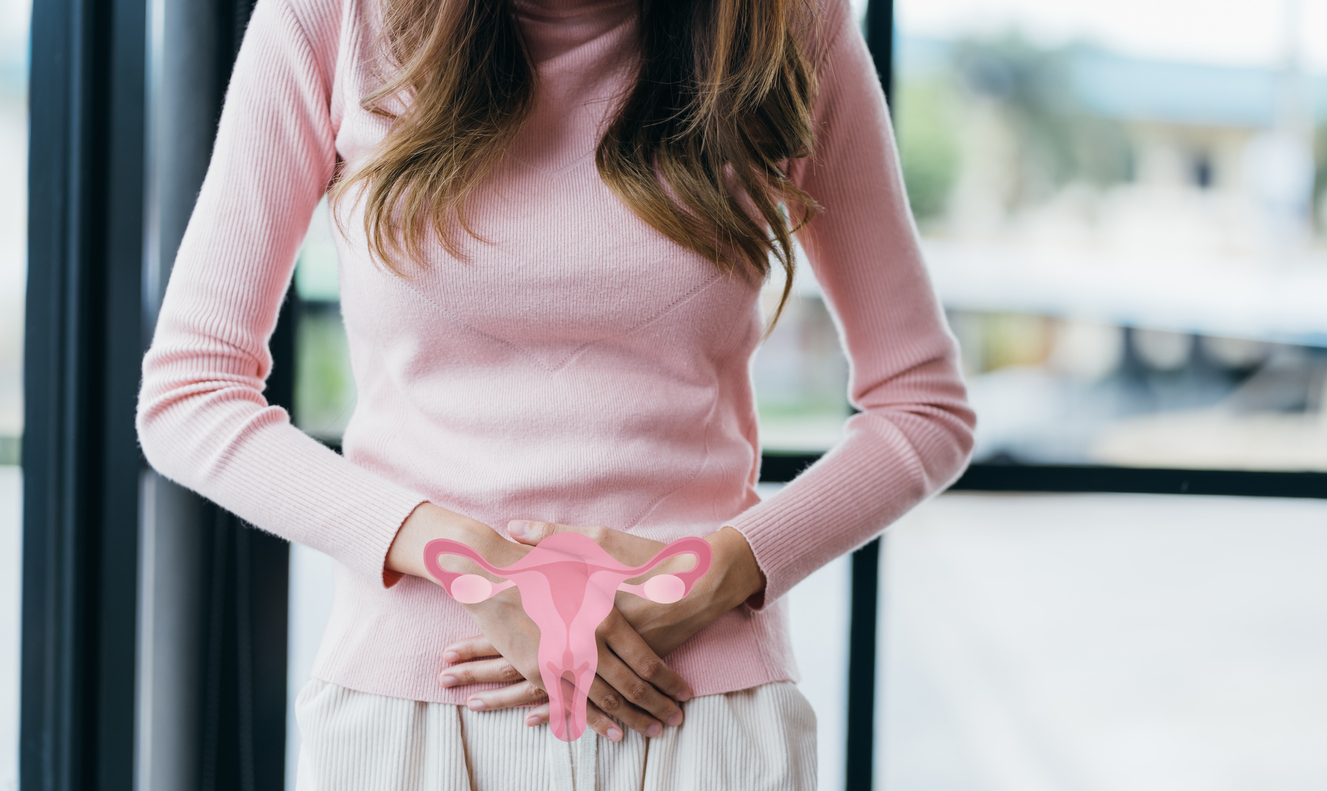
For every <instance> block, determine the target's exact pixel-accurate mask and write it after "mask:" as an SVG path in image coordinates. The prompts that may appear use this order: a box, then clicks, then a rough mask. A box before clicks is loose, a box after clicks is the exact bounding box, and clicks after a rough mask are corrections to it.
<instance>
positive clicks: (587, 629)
mask: <svg viewBox="0 0 1327 791" xmlns="http://www.w3.org/2000/svg"><path fill="white" fill-rule="evenodd" d="M439 555H459V556H461V557H465V558H469V559H470V560H473V561H474V562H476V563H478V564H479V565H480V566H481V567H482V568H483V569H484V570H485V571H488V572H490V573H491V574H494V575H495V576H498V577H503V578H504V581H502V582H500V583H497V584H494V583H492V582H489V581H488V580H487V579H485V578H484V577H481V576H479V575H478V574H455V573H452V572H450V571H446V570H444V569H443V568H442V567H441V566H440V565H438V556H439ZM677 555H694V556H695V558H696V564H695V565H694V566H693V567H692V568H691V569H690V570H688V571H684V572H679V573H677V574H660V575H657V576H654V577H651V578H650V579H648V580H646V581H645V582H644V583H643V584H641V585H626V584H624V583H625V582H626V580H629V579H631V578H632V577H639V576H640V575H642V574H645V573H647V572H649V571H650V570H651V569H653V568H654V567H655V566H658V565H659V564H660V563H662V562H663V561H665V560H667V559H668V558H671V557H675V556H677ZM710 560H711V552H710V545H709V543H708V542H707V541H705V539H703V538H695V537H688V538H682V539H679V540H677V541H674V542H673V543H671V544H669V545H668V546H666V547H664V548H663V549H661V550H659V553H658V554H657V555H655V556H654V557H653V558H651V559H650V561H649V562H648V563H646V564H645V565H643V566H635V567H632V566H628V565H626V564H624V563H621V562H619V561H618V560H617V559H616V558H614V557H613V556H612V555H609V554H608V553H607V552H605V551H604V550H603V548H602V547H600V546H599V545H598V544H596V543H595V542H594V541H593V540H592V539H590V538H589V537H587V536H583V535H581V534H579V533H554V534H553V535H551V536H549V537H548V538H546V539H544V540H543V541H541V542H539V545H538V546H536V547H535V548H534V549H532V550H530V552H529V553H528V554H527V555H526V556H525V557H523V558H521V559H520V560H518V561H516V562H515V563H513V564H511V565H510V566H507V567H506V568H498V567H496V566H493V565H492V564H490V563H489V562H488V561H486V560H484V558H483V557H481V556H480V554H479V553H478V552H476V551H475V550H473V549H471V548H470V547H468V546H466V545H465V544H462V543H460V542H459V541H452V540H450V539H446V538H439V539H434V540H433V541H430V542H428V544H427V545H426V546H425V547H424V565H425V566H426V567H427V568H428V571H429V574H431V575H433V577H434V579H436V580H437V581H438V582H441V583H442V586H443V587H444V588H445V589H446V590H447V592H448V593H449V594H451V596H452V598H454V599H456V600H457V601H459V602H463V603H465V604H473V603H475V602H481V601H483V600H484V599H487V598H488V597H490V596H492V595H493V594H495V593H497V592H499V591H502V590H506V589H507V588H510V587H512V586H515V587H516V589H517V590H519V591H520V593H521V606H522V607H523V608H524V609H525V612H526V614H528V615H529V616H530V619H531V620H533V621H534V622H535V624H536V625H537V626H538V627H539V675H540V677H541V678H542V679H543V682H544V689H546V690H547V691H548V700H549V704H550V705H549V710H550V715H549V724H550V725H551V726H552V728H553V734H554V735H555V736H557V737H558V738H559V739H561V740H563V741H567V742H569V741H575V740H576V739H579V738H580V736H581V734H582V733H584V732H585V701H586V696H587V695H588V694H589V691H590V683H591V682H592V681H594V674H595V671H596V669H597V668H598V666H599V647H598V644H597V643H596V641H595V637H594V631H595V629H596V628H598V626H599V624H601V623H603V620H604V619H605V618H607V617H608V613H609V612H611V611H612V609H613V596H614V594H615V593H616V592H617V591H619V590H621V591H626V592H627V593H632V594H635V595H637V596H641V597H644V598H646V599H649V600H651V601H655V602H659V603H661V604H671V603H673V602H675V601H678V600H680V599H682V598H683V597H685V596H686V595H687V594H688V593H690V592H691V587H692V585H694V584H695V582H696V580H698V579H700V578H701V576H702V575H704V574H705V572H706V571H708V570H709V567H710Z"/></svg>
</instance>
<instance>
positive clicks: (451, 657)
mask: <svg viewBox="0 0 1327 791" xmlns="http://www.w3.org/2000/svg"><path fill="white" fill-rule="evenodd" d="M442 660H443V661H444V662H459V661H461V655H460V654H458V653H456V652H455V651H443V652H442Z"/></svg>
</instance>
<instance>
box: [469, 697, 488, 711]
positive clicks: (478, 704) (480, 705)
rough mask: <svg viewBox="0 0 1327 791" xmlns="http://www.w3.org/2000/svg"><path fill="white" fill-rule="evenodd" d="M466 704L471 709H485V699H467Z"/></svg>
mask: <svg viewBox="0 0 1327 791" xmlns="http://www.w3.org/2000/svg"><path fill="white" fill-rule="evenodd" d="M465 705H467V706H469V707H470V710H471V711H483V710H484V701H482V700H479V699H475V700H470V701H466V704H465Z"/></svg>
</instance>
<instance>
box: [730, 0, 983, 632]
mask: <svg viewBox="0 0 1327 791" xmlns="http://www.w3.org/2000/svg"><path fill="white" fill-rule="evenodd" d="M829 5H830V6H831V7H832V8H831V12H833V11H837V12H838V13H837V16H838V21H837V22H835V23H834V24H833V27H832V28H831V27H830V26H829V25H828V24H827V26H826V32H827V40H829V41H830V44H829V45H828V46H827V48H826V49H825V50H824V52H825V55H824V58H823V60H822V62H821V65H820V67H819V77H820V93H819V95H818V97H817V99H816V103H815V106H814V109H813V117H814V121H815V124H816V126H815V131H816V142H815V149H814V154H813V156H812V157H811V158H810V159H804V160H796V161H795V162H794V164H793V166H792V168H791V169H790V177H791V178H792V179H793V180H794V182H795V183H797V184H798V185H799V186H800V187H801V188H802V189H804V190H806V191H807V192H808V193H810V194H811V196H812V197H814V198H815V199H816V200H817V201H818V202H819V203H820V204H821V205H822V206H823V207H824V211H823V213H822V214H820V215H819V216H818V217H816V218H815V219H813V220H812V221H811V223H809V224H808V225H807V227H806V228H804V229H803V230H802V231H801V233H800V236H799V239H800V241H801V244H802V246H803V248H804V250H805V251H806V254H807V258H808V259H809V260H810V264H811V267H812V269H813V270H814V272H815V275H816V279H817V281H818V282H819V283H820V286H821V289H822V291H823V293H824V297H825V300H826V302H827V305H828V306H829V309H830V311H831V314H832V315H833V317H834V319H835V323H836V325H837V328H838V331H839V336H840V340H841V342H842V344H843V346H844V348H845V350H846V352H847V355H848V360H849V371H850V374H849V393H848V397H849V401H850V402H851V404H852V405H853V406H854V407H856V408H857V409H858V410H860V411H859V412H858V413H857V414H855V415H853V416H852V417H850V418H849V419H848V421H847V426H846V432H845V435H844V437H843V438H842V439H841V440H840V441H839V442H838V443H837V444H836V445H835V446H834V447H833V448H832V449H831V450H830V451H829V452H828V453H827V454H826V455H825V456H824V457H822V458H821V459H820V460H819V461H817V462H816V463H815V464H813V465H811V466H810V467H808V468H807V469H806V470H804V471H803V472H802V473H801V474H800V475H798V476H797V477H796V478H795V479H794V480H793V481H791V482H790V483H789V484H788V485H787V486H785V487H784V488H782V489H781V490H780V491H779V492H778V493H776V494H775V495H773V496H771V497H769V498H767V499H766V500H764V501H763V502H761V503H759V504H758V505H755V506H753V507H751V508H750V509H748V510H747V511H745V512H743V513H742V514H740V515H739V516H738V517H737V518H736V520H735V521H732V522H729V523H728V524H729V525H731V526H732V527H734V528H735V529H737V530H738V531H739V532H741V533H742V534H743V535H744V536H745V537H746V539H747V541H748V542H749V543H750V545H751V549H752V551H753V553H754V555H755V559H756V563H757V565H759V567H760V569H761V570H762V571H763V572H764V574H765V577H766V588H765V590H764V592H763V594H757V595H756V596H754V597H752V599H751V600H749V601H748V605H749V606H751V607H752V608H754V609H760V608H762V607H764V606H765V605H766V604H768V603H769V602H772V601H774V600H775V599H777V598H779V597H780V596H782V595H783V594H784V593H786V592H787V591H788V590H789V589H790V588H791V587H792V586H793V585H795V584H796V583H797V582H799V581H801V580H802V579H803V578H805V577H806V576H807V575H809V574H810V573H811V572H813V571H815V570H816V569H818V568H820V567H821V566H823V565H824V564H826V563H828V562H829V561H831V560H833V559H834V558H836V557H839V556H840V555H843V554H844V553H847V552H849V551H851V550H854V549H856V548H857V547H859V546H861V545H863V544H865V543H867V542H868V541H869V540H870V539H872V538H874V537H875V536H876V535H877V534H879V533H880V532H881V531H882V530H884V528H885V527H886V526H887V525H889V524H890V523H891V522H893V521H894V520H896V519H898V518H899V517H900V516H902V515H903V514H904V513H906V512H907V511H908V510H909V509H911V508H912V507H913V506H915V505H917V504H918V503H920V502H921V501H923V500H924V499H925V498H927V497H929V496H930V495H932V494H934V493H936V492H938V491H939V490H941V489H943V488H944V487H946V486H948V485H949V484H950V483H952V482H953V481H954V480H955V479H956V478H957V477H958V475H959V474H960V473H961V472H962V471H963V469H964V467H965V466H966V465H967V463H968V460H969V458H970V455H971V450H972V443H973V428H974V426H975V416H974V414H973V412H972V410H971V409H970V408H969V406H968V403H967V397H966V389H965V386H964V383H963V379H962V373H961V370H960V368H959V365H958V352H957V343H956V341H955V339H954V337H953V335H952V334H951V333H950V331H949V328H948V325H947V324H946V321H945V318H944V313H943V311H942V310H941V307H940V305H939V301H938V299H937V297H936V294H935V292H934V290H933V288H932V286H931V283H930V280H929V276H928V274H927V272H926V269H925V266H924V264H923V261H922V257H921V250H920V245H919V240H918V234H917V230H916V226H915V224H914V222H913V219H912V214H911V211H910V209H909V207H908V199H907V195H906V193H905V192H904V189H903V180H902V175H901V172H900V169H899V164H898V154H897V150H896V148H895V144H894V137H893V131H892V127H891V124H890V118H889V113H888V109H887V108H886V105H885V96H884V92H883V91H882V89H881V87H880V83H879V80H878V78H877V77H876V72H875V67H874V65H873V63H872V61H871V57H870V54H869V52H868V50H867V48H866V42H865V41H864V40H863V37H862V34H861V32H860V30H859V29H858V27H857V25H856V24H855V22H854V20H853V17H852V14H851V13H848V12H846V6H847V5H848V4H847V2H839V0H829ZM833 7H838V8H833ZM831 15H832V14H831ZM828 21H829V20H827V22H828Z"/></svg>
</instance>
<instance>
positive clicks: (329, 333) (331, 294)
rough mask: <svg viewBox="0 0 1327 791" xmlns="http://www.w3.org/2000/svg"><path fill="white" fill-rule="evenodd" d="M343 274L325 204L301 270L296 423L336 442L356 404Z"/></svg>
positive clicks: (302, 256)
mask: <svg viewBox="0 0 1327 791" xmlns="http://www.w3.org/2000/svg"><path fill="white" fill-rule="evenodd" d="M337 272H338V270H337V263H336V244H335V242H334V241H333V237H332V226H331V222H330V216H329V215H328V213H327V201H326V200H325V199H324V200H323V202H322V203H320V204H318V209H317V211H316V212H315V213H314V216H313V221H312V222H311V223H310V224H309V233H308V235H307V236H306V237H305V240H304V246H303V248H302V249H301V250H300V257H299V263H298V264H297V265H296V268H295V288H296V290H297V291H298V293H299V296H300V316H299V329H298V338H297V340H296V351H295V359H296V363H295V365H296V371H295V376H296V380H295V414H294V419H295V425H297V426H299V427H300V428H301V429H303V430H304V431H306V432H308V433H309V434H311V435H313V436H315V437H318V438H320V439H325V440H331V441H339V440H340V439H341V435H342V433H344V431H345V428H346V424H347V423H348V422H349V420H350V414H351V412H352V411H353V409H354V404H355V379H354V376H353V375H352V374H351V371H350V348H349V346H348V345H347V342H346V333H345V326H344V325H343V324H342V323H341V305H340V289H339V284H338V280H337V277H338V275H337Z"/></svg>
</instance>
